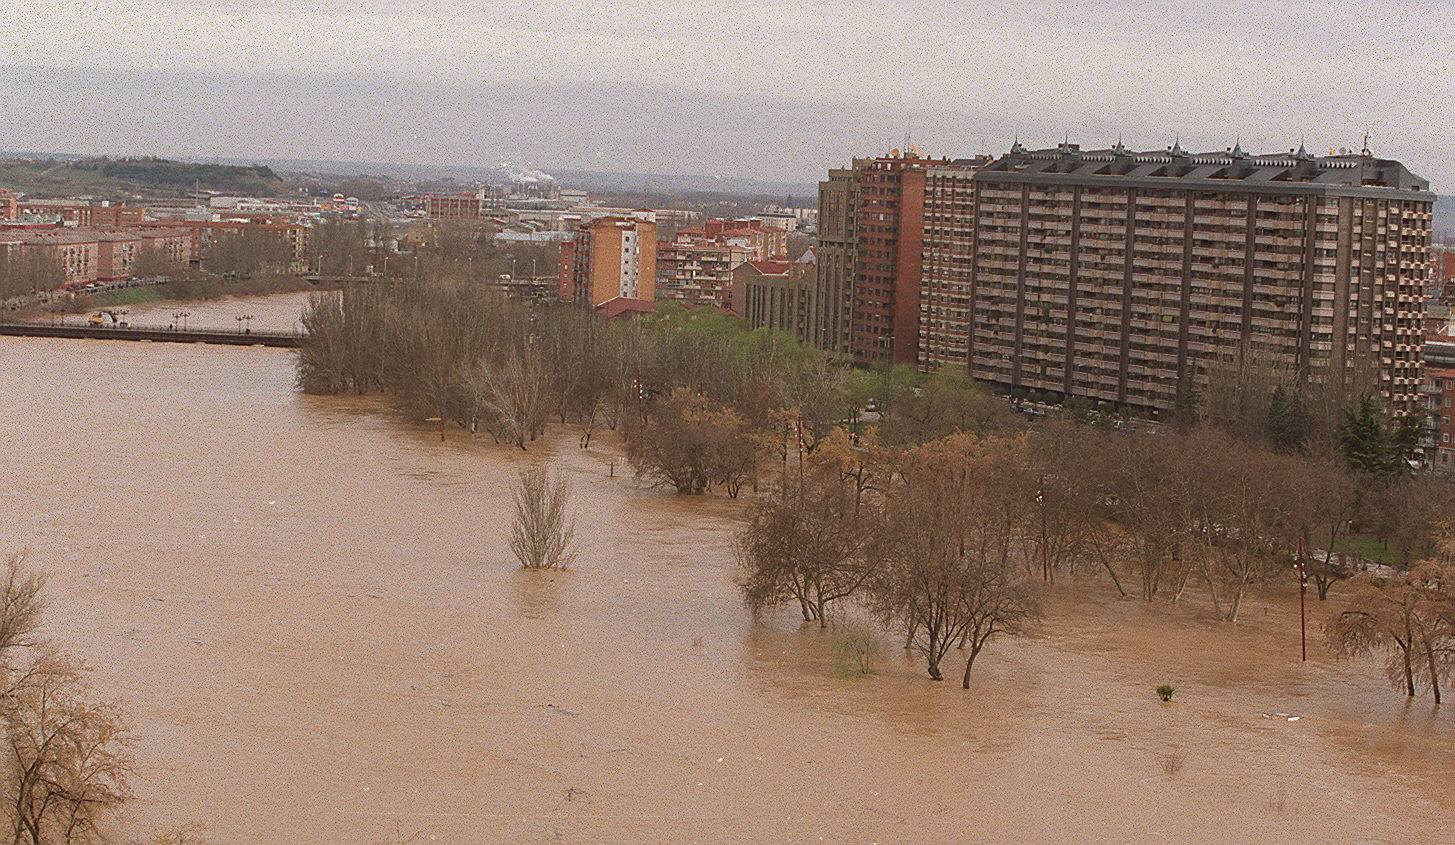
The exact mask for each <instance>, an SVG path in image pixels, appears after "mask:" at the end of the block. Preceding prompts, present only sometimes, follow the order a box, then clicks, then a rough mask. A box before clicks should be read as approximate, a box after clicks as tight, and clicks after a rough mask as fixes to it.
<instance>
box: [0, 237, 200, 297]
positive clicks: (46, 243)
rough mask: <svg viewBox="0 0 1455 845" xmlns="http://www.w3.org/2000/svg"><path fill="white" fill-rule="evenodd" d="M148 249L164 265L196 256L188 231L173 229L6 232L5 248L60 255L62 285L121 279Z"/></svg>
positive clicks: (1, 241) (13, 252)
mask: <svg viewBox="0 0 1455 845" xmlns="http://www.w3.org/2000/svg"><path fill="white" fill-rule="evenodd" d="M148 250H151V251H154V254H155V256H156V257H157V259H158V260H159V261H161V262H163V264H164V265H170V266H171V267H172V268H174V269H179V270H180V269H183V268H185V267H186V266H187V263H188V260H189V259H190V257H191V241H190V238H189V237H188V235H187V234H185V233H180V232H177V231H175V230H172V229H165V228H158V227H145V228H132V229H121V230H102V229H73V228H51V229H44V230H36V229H16V230H7V231H4V232H0V252H4V253H5V254H6V255H7V256H12V257H13V256H22V257H23V256H25V255H27V254H32V255H37V256H46V257H50V258H54V259H55V261H56V263H57V264H58V265H59V268H60V270H61V273H62V278H61V279H59V280H58V282H59V283H60V284H62V285H68V286H69V285H83V284H87V283H90V282H116V281H122V280H125V279H129V278H132V277H133V276H134V275H135V272H136V270H137V262H138V259H140V258H141V256H143V255H145V254H146V253H147V252H148Z"/></svg>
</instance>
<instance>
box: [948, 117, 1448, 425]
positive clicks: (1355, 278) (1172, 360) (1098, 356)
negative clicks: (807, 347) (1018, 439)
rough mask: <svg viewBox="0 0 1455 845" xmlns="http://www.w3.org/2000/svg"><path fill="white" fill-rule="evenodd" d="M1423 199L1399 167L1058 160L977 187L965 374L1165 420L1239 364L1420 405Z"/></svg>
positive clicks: (1300, 159)
mask: <svg viewBox="0 0 1455 845" xmlns="http://www.w3.org/2000/svg"><path fill="white" fill-rule="evenodd" d="M1433 200H1434V195H1433V194H1431V193H1430V191H1429V183H1428V182H1426V181H1425V180H1424V179H1421V178H1419V177H1417V176H1415V175H1413V174H1411V173H1410V172H1409V171H1408V170H1407V169H1405V167H1404V166H1403V165H1401V164H1400V163H1399V162H1396V161H1390V160H1385V159H1378V158H1375V157H1373V156H1372V155H1369V154H1368V153H1367V151H1366V152H1365V153H1362V154H1341V155H1333V156H1328V157H1314V156H1312V155H1309V154H1308V153H1306V152H1305V151H1303V150H1302V149H1300V150H1298V151H1297V152H1290V153H1287V154H1278V155H1248V154H1246V153H1244V152H1243V151H1242V150H1241V149H1238V148H1236V147H1235V148H1233V149H1231V150H1228V151H1225V152H1215V153H1198V154H1193V153H1188V152H1185V151H1183V150H1182V149H1180V147H1178V146H1173V147H1172V148H1171V149H1168V150H1162V151H1155V152H1132V151H1129V150H1127V149H1125V148H1123V147H1122V146H1121V145H1120V144H1118V145H1117V146H1115V147H1112V148H1110V149H1104V150H1090V151H1083V150H1081V149H1080V148H1079V147H1078V146H1076V145H1073V144H1063V145H1060V146H1058V147H1055V148H1052V149H1046V150H1038V151H1027V150H1025V149H1024V148H1022V147H1021V146H1020V145H1019V144H1017V145H1016V146H1015V147H1014V148H1012V150H1011V152H1010V153H1009V154H1008V155H1006V156H1003V157H1002V158H1000V159H998V160H996V161H995V162H994V163H992V164H990V165H989V166H987V167H985V168H984V169H982V170H980V171H979V172H978V173H977V174H976V176H975V199H974V202H975V208H976V212H975V222H976V225H975V236H974V245H973V250H972V254H971V265H972V269H971V273H972V284H971V297H970V303H969V312H970V334H969V343H968V351H969V371H970V375H971V376H972V377H974V378H976V379H980V380H983V381H987V382H991V383H994V384H998V385H1001V386H1004V387H1009V388H1018V389H1025V390H1037V391H1046V392H1048V393H1054V394H1062V395H1066V396H1078V397H1086V398H1090V399H1097V400H1105V401H1108V402H1115V403H1118V404H1122V405H1127V406H1131V407H1134V408H1138V409H1144V410H1165V409H1169V408H1172V407H1174V405H1175V404H1176V402H1177V398H1178V392H1179V389H1181V387H1182V385H1184V384H1186V383H1187V379H1185V378H1184V376H1186V377H1187V378H1188V379H1190V378H1191V377H1192V376H1193V375H1195V373H1196V372H1198V371H1199V370H1204V369H1205V368H1206V367H1207V366H1208V365H1209V364H1210V363H1212V362H1214V361H1216V360H1219V359H1223V360H1227V359H1230V358H1234V357H1236V356H1237V355H1238V354H1240V353H1241V354H1245V355H1248V356H1256V357H1257V358H1258V359H1259V360H1262V361H1265V362H1268V363H1272V364H1275V365H1278V366H1282V367H1286V368H1288V369H1289V370H1290V371H1292V372H1296V373H1297V374H1298V375H1299V376H1300V377H1301V378H1307V379H1311V380H1315V381H1323V380H1328V379H1336V380H1339V381H1340V382H1342V381H1343V380H1344V379H1345V378H1346V376H1347V375H1348V374H1349V373H1350V372H1352V371H1353V370H1354V368H1356V367H1357V366H1359V365H1361V364H1364V365H1370V366H1371V369H1377V372H1378V378H1379V381H1380V386H1381V389H1382V392H1383V394H1384V395H1385V397H1386V398H1387V399H1388V400H1389V401H1390V403H1391V407H1392V408H1393V410H1395V411H1396V412H1402V411H1405V410H1408V409H1410V408H1411V407H1413V405H1414V403H1415V402H1417V401H1419V387H1420V378H1421V367H1422V364H1421V349H1422V344H1423V336H1422V334H1421V323H1422V315H1421V311H1422V308H1423V298H1422V292H1423V291H1422V289H1423V287H1424V284H1425V282H1426V280H1427V278H1428V276H1429V268H1430V238H1431V214H1432V204H1433Z"/></svg>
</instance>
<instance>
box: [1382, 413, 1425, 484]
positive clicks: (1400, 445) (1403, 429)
mask: <svg viewBox="0 0 1455 845" xmlns="http://www.w3.org/2000/svg"><path fill="white" fill-rule="evenodd" d="M1426 419H1427V417H1426V412H1425V409H1424V407H1423V406H1420V405H1416V406H1415V407H1414V409H1413V410H1411V411H1410V412H1409V413H1407V414H1405V415H1404V416H1402V417H1400V418H1399V419H1398V420H1396V421H1395V424H1394V430H1393V431H1392V432H1390V435H1389V453H1390V454H1389V460H1390V471H1391V472H1409V470H1410V462H1411V461H1416V460H1418V459H1419V455H1420V441H1422V440H1424V433H1425V422H1426Z"/></svg>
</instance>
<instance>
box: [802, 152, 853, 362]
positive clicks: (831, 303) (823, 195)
mask: <svg viewBox="0 0 1455 845" xmlns="http://www.w3.org/2000/svg"><path fill="white" fill-rule="evenodd" d="M857 207H858V185H857V182H856V180H855V179H854V169H853V168H841V169H835V170H830V171H829V175H828V178H827V179H825V180H824V181H822V182H820V183H818V220H819V224H818V241H817V243H816V245H815V247H814V254H815V255H816V256H817V257H818V273H817V274H816V277H815V282H814V296H813V299H814V308H815V309H816V310H815V316H816V319H815V320H814V321H813V322H814V325H815V326H816V328H815V330H814V332H813V333H812V334H811V335H810V336H807V337H805V338H803V340H804V341H806V342H808V343H810V344H812V345H814V346H817V347H818V348H820V349H823V350H825V351H828V352H833V353H836V354H839V355H848V354H849V326H850V322H851V321H850V317H851V315H852V313H853V305H854V275H855V272H856V268H857V266H858V264H857V261H856V256H857V253H858V242H859V236H858V232H857V229H856V223H857V221H858V214H857Z"/></svg>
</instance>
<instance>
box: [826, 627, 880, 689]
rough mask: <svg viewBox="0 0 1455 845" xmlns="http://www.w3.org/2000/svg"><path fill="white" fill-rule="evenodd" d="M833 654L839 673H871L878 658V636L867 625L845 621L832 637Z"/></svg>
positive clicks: (846, 674)
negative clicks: (836, 660) (836, 659)
mask: <svg viewBox="0 0 1455 845" xmlns="http://www.w3.org/2000/svg"><path fill="white" fill-rule="evenodd" d="M834 656H835V657H837V658H838V663H837V666H836V668H837V670H838V673H839V674H840V675H845V676H850V675H872V674H874V665H875V662H876V661H877V660H878V658H879V637H878V636H877V635H876V633H875V631H874V629H873V628H870V627H868V626H867V625H861V624H859V623H857V622H848V623H845V624H843V625H841V626H839V628H838V633H837V635H836V636H835V637H834Z"/></svg>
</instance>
